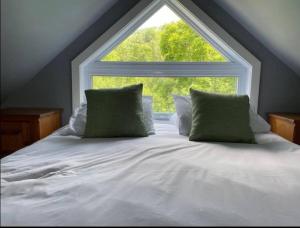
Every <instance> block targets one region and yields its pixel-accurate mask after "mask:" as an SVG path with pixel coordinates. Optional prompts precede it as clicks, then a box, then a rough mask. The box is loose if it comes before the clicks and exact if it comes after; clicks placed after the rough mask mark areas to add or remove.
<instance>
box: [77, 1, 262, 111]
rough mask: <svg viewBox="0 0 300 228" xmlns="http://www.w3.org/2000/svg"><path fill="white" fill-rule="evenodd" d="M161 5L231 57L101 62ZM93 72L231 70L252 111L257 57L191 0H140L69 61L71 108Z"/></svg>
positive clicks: (195, 73) (138, 73)
mask: <svg viewBox="0 0 300 228" xmlns="http://www.w3.org/2000/svg"><path fill="white" fill-rule="evenodd" d="M163 5H167V6H168V7H169V8H171V9H172V10H173V11H174V12H175V13H176V14H178V16H180V17H181V18H183V19H184V20H185V21H186V22H187V23H188V24H189V25H190V26H191V27H192V28H193V29H194V30H195V31H197V32H198V33H199V34H201V36H203V37H204V38H205V39H206V40H207V41H208V42H209V43H211V44H212V45H213V46H214V48H216V49H217V50H218V51H219V52H220V53H222V54H223V55H224V56H225V57H226V58H227V59H228V60H229V61H230V62H155V63H154V62H106V61H105V62H104V61H103V62H101V61H99V60H100V59H101V58H102V57H103V56H105V55H107V54H108V53H109V52H110V51H112V50H113V48H115V47H116V46H117V45H118V44H119V43H121V42H122V41H123V40H124V39H125V38H126V37H128V36H129V35H130V34H132V33H133V32H134V31H135V30H136V29H137V28H138V27H139V26H140V25H141V24H142V23H143V22H145V21H146V20H147V19H148V18H149V17H151V16H152V15H153V14H154V13H155V12H156V11H157V10H158V9H160V8H161V7H162V6H163ZM92 75H99V76H146V77H161V76H164V77H168V76H176V77H201V76H216V77H219V76H220V77H224V76H236V77H238V90H237V92H238V94H248V95H249V97H250V100H251V103H252V106H253V108H254V111H257V105H258V93H259V79H260V62H259V61H258V60H257V59H256V58H255V57H254V56H253V55H252V54H251V53H250V52H249V51H247V49H245V48H244V47H243V46H242V45H240V44H239V43H238V42H237V41H236V40H234V39H233V38H232V37H231V36H230V35H229V34H227V33H226V32H225V31H224V30H223V29H222V28H221V27H220V26H218V25H217V24H216V23H215V22H214V21H213V20H212V19H211V18H210V17H208V16H207V15H206V14H205V13H204V12H203V11H202V10H201V9H199V7H197V6H196V5H195V4H194V3H193V2H192V1H191V0H181V1H179V0H154V1H149V0H142V1H140V2H139V3H138V4H137V5H136V6H135V7H133V8H132V9H131V10H130V11H129V12H128V13H127V14H126V15H125V16H123V17H122V18H121V19H120V20H119V21H118V22H117V23H116V24H115V25H114V26H112V27H111V28H110V29H109V30H108V31H107V32H105V33H104V34H103V35H102V36H101V37H99V38H98V39H97V40H96V41H95V42H94V43H93V44H92V45H90V46H89V47H88V48H87V49H86V50H85V51H84V52H82V53H81V54H80V55H79V56H77V57H76V58H75V59H74V60H73V61H72V93H73V97H72V98H73V108H76V107H78V106H79V104H80V103H81V102H83V101H84V100H85V97H84V90H85V89H88V88H91V77H92Z"/></svg>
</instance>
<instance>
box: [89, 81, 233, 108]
mask: <svg viewBox="0 0 300 228" xmlns="http://www.w3.org/2000/svg"><path fill="white" fill-rule="evenodd" d="M236 82H237V79H236V77H106V76H94V77H93V81H92V85H93V88H94V89H100V88H117V87H123V86H128V85H133V84H138V83H143V84H144V89H143V95H148V96H153V110H154V112H174V111H175V106H174V102H173V97H172V94H177V95H188V94H189V88H190V87H192V88H194V89H199V90H202V91H207V92H215V93H225V94H235V93H236Z"/></svg>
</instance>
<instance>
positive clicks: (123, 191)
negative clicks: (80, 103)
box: [1, 124, 300, 226]
mask: <svg viewBox="0 0 300 228" xmlns="http://www.w3.org/2000/svg"><path fill="white" fill-rule="evenodd" d="M155 128H156V133H157V134H156V135H152V136H149V137H146V138H135V139H130V138H127V139H126V138H122V139H80V138H78V137H75V136H60V135H59V132H56V133H55V134H53V135H51V136H49V137H47V138H45V139H43V140H41V141H39V142H37V143H35V144H33V145H31V146H29V147H26V148H24V149H22V150H20V151H18V152H16V153H15V154H13V155H10V156H8V157H6V158H3V159H2V160H1V225H76V226H78V225H103V226H104V225H125V226H130V225H135V226H137V225H151V226H156V225H157V226H158V225H169V226H170V225H176V226H179V225H185V226H189V225H199V226H201V225H213V226H217V225H223V226H224V225H226V226H230V225H235V226H236V225H247V226H254V225H300V147H299V146H297V145H295V144H292V143H289V142H288V141H286V140H284V139H282V138H281V137H279V136H276V135H274V134H271V133H270V134H259V135H256V139H257V141H258V143H259V144H257V145H250V144H233V143H199V142H190V141H188V139H187V137H184V136H180V135H178V133H177V131H176V127H175V126H173V125H168V124H156V125H155Z"/></svg>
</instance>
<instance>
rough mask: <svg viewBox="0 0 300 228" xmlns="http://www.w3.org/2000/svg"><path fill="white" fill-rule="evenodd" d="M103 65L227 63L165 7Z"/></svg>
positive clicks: (105, 59) (127, 39)
mask: <svg viewBox="0 0 300 228" xmlns="http://www.w3.org/2000/svg"><path fill="white" fill-rule="evenodd" d="M101 61H121V62H135V61H138V62H166V61H167V62H227V61H228V59H226V58H225V57H224V56H223V55H222V54H221V53H220V52H219V51H217V50H216V49H215V48H214V47H213V46H212V45H211V44H210V43H208V42H207V41H206V40H205V39H204V38H203V37H202V36H201V35H200V34H198V33H197V32H195V31H194V30H193V29H192V28H191V27H190V26H189V25H188V24H187V23H186V22H185V21H184V20H182V19H181V18H179V17H178V16H177V15H176V14H175V13H174V12H173V11H172V10H171V9H170V8H169V7H167V6H163V7H162V8H161V9H159V10H158V11H157V12H156V13H154V14H153V15H152V17H150V18H149V19H148V20H147V21H146V22H145V23H144V24H142V25H141V26H140V27H139V28H138V29H137V30H136V31H135V32H134V33H133V34H131V35H130V36H129V37H128V38H126V39H125V40H124V41H122V42H121V43H120V44H119V45H118V46H117V47H116V48H115V49H113V50H112V51H111V52H110V53H109V54H108V55H106V56H105V57H104V58H102V60H101Z"/></svg>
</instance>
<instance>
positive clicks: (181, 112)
mask: <svg viewBox="0 0 300 228" xmlns="http://www.w3.org/2000/svg"><path fill="white" fill-rule="evenodd" d="M173 98H174V102H175V107H176V113H177V118H178V120H177V121H176V122H178V128H179V134H181V135H185V136H189V134H190V131H191V127H192V101H191V98H190V97H189V96H178V95H173ZM249 117H250V127H251V129H252V131H253V132H254V133H267V132H269V131H270V129H271V126H270V125H269V124H268V122H267V121H265V120H264V119H263V118H262V117H261V116H260V115H258V114H256V113H255V112H254V111H253V108H252V105H251V104H250V108H249Z"/></svg>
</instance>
